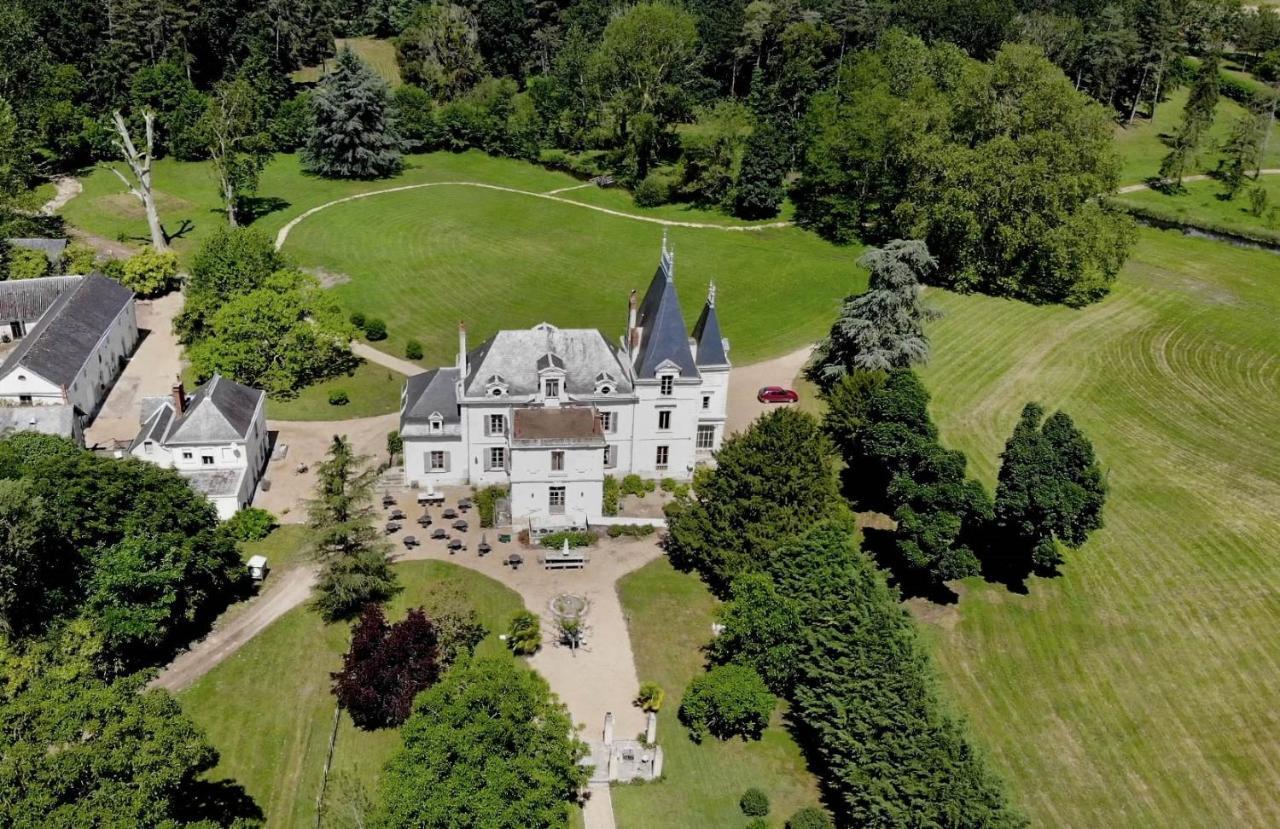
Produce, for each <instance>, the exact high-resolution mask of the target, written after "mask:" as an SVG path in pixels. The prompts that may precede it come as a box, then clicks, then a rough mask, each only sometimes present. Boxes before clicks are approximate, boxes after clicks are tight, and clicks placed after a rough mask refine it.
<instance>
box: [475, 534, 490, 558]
mask: <svg viewBox="0 0 1280 829" xmlns="http://www.w3.org/2000/svg"><path fill="white" fill-rule="evenodd" d="M492 550H493V548H492V547H490V546H489V542H488V541H485V540H484V536H481V537H480V543H479V544H477V545H476V552H478V553H479V554H480V555H482V556H483V555H488V554H489V552H490V551H492Z"/></svg>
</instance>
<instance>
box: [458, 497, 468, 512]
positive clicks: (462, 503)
mask: <svg viewBox="0 0 1280 829" xmlns="http://www.w3.org/2000/svg"><path fill="white" fill-rule="evenodd" d="M458 506H459V507H461V508H462V509H471V499H470V498H459V499H458Z"/></svg>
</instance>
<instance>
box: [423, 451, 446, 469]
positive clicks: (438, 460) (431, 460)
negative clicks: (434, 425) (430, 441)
mask: <svg viewBox="0 0 1280 829" xmlns="http://www.w3.org/2000/svg"><path fill="white" fill-rule="evenodd" d="M427 468H428V469H430V470H431V471H432V472H444V471H445V470H446V469H447V468H448V456H447V455H446V454H445V453H444V452H442V451H440V450H438V449H437V450H436V451H434V452H428V453H427Z"/></svg>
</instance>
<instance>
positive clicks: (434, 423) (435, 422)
mask: <svg viewBox="0 0 1280 829" xmlns="http://www.w3.org/2000/svg"><path fill="white" fill-rule="evenodd" d="M442 431H444V421H443V420H441V419H440V418H439V417H433V418H431V434H433V435H438V434H440V433H441V432H442Z"/></svg>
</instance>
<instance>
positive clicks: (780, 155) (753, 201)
mask: <svg viewBox="0 0 1280 829" xmlns="http://www.w3.org/2000/svg"><path fill="white" fill-rule="evenodd" d="M786 175H787V151H786V147H784V146H783V144H782V136H781V135H780V134H779V133H778V130H777V129H775V128H774V127H773V125H771V124H768V123H763V124H761V125H760V126H758V127H757V128H756V130H755V132H753V133H751V136H750V137H749V138H747V146H746V150H745V151H744V153H743V156H742V169H741V170H740V171H739V172H738V183H737V186H736V188H735V189H734V193H733V214H734V215H735V216H738V217H740V218H743V219H772V218H773V217H774V216H777V215H778V209H779V207H780V206H781V205H782V197H783V196H784V195H786V193H785V191H784V190H783V188H782V180H783V178H784V177H785V176H786Z"/></svg>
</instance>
